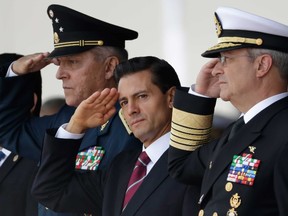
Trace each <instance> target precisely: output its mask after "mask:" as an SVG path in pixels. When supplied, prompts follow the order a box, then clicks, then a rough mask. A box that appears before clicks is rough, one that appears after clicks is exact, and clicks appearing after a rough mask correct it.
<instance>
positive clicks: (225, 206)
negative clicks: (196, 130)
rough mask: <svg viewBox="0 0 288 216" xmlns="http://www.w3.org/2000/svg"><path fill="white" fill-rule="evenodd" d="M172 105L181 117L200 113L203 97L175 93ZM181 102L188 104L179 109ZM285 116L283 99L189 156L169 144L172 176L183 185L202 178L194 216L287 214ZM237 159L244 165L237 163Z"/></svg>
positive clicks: (286, 105)
mask: <svg viewBox="0 0 288 216" xmlns="http://www.w3.org/2000/svg"><path fill="white" fill-rule="evenodd" d="M205 100H207V101H209V99H205ZM175 101H176V102H175V103H174V106H175V107H177V109H180V110H181V108H182V110H183V111H185V113H186V114H185V115H187V116H188V115H191V114H192V113H193V114H196V115H200V114H201V106H205V103H203V99H201V100H200V101H199V100H198V97H197V96H193V95H189V94H187V93H184V92H181V91H179V90H178V91H177V93H176V96H175ZM188 101H189V102H188ZM210 102H211V101H210ZM210 102H209V103H210ZM187 103H189V104H190V106H189V105H183V104H187ZM201 103H202V104H201ZM195 104H197V105H196V108H195V106H194V108H192V105H195ZM212 104H213V103H212ZM206 105H207V104H206ZM210 105H211V103H210ZM189 110H190V111H189ZM211 110H213V108H212V109H211ZM187 116H186V117H187ZM183 118H185V116H183ZM287 118H288V98H284V99H282V100H279V101H277V102H275V103H274V104H272V105H270V106H269V107H267V108H266V109H264V110H263V111H261V112H260V113H258V114H257V115H256V116H255V117H254V118H252V119H251V120H250V121H249V122H248V123H247V124H246V125H244V126H243V127H242V128H241V129H240V130H239V132H238V133H237V134H236V135H235V136H234V137H233V138H232V139H231V140H230V142H227V143H226V144H223V143H225V140H226V138H227V135H228V133H229V131H230V128H229V127H228V128H227V130H226V131H224V134H223V136H222V137H221V138H220V140H219V141H217V142H213V143H209V144H207V145H203V146H202V147H200V148H198V149H197V150H196V151H194V152H193V151H192V152H189V151H183V150H181V149H178V148H176V147H173V146H170V148H169V170H170V173H171V175H173V177H175V178H177V179H178V180H179V181H182V182H185V183H187V184H193V183H194V182H193V181H194V179H197V178H202V177H203V181H202V188H201V196H200V198H199V203H200V206H201V211H200V212H199V215H209V216H210V215H213V216H215V215H229V216H230V215H232V216H233V215H238V216H241V215H245V216H247V215H253V216H254V215H259V216H260V215H261V216H263V215H270V216H277V215H281V216H284V215H287V213H288V205H287V203H288V186H287V180H288V169H287V164H288V157H287V154H288V133H287V125H288V123H287ZM221 145H223V147H220V146H221ZM250 157H251V158H252V159H253V160H250V159H249V158H250ZM243 161H248V162H249V163H248V164H246V165H243V163H242V162H243ZM237 167H240V168H241V169H240V170H239V169H238V170H237ZM247 169H248V170H250V171H251V175H248V174H249V173H250V172H248V171H247ZM253 170H254V171H255V170H256V171H257V172H256V173H255V172H253ZM228 176H229V178H228ZM241 176H244V177H245V178H242V177H241ZM247 176H248V177H250V179H249V178H248V177H247ZM235 178H238V180H235ZM241 178H242V179H241ZM231 179H232V180H231ZM252 181H254V182H253V184H251V182H252Z"/></svg>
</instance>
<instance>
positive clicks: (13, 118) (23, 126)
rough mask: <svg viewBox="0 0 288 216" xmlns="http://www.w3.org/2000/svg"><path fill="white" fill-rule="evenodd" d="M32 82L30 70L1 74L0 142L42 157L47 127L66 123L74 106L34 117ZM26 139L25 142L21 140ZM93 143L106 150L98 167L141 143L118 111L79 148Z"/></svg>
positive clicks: (15, 149)
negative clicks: (31, 110)
mask: <svg viewBox="0 0 288 216" xmlns="http://www.w3.org/2000/svg"><path fill="white" fill-rule="evenodd" d="M32 85H33V83H31V78H30V75H29V74H28V75H23V76H19V77H10V78H3V77H0V143H1V145H2V146H3V147H4V148H6V149H9V150H11V151H12V152H16V153H18V154H19V155H21V156H23V157H28V158H30V159H33V160H35V161H39V159H40V155H41V149H42V144H43V139H44V136H45V131H46V129H48V128H58V127H60V126H61V125H62V124H64V123H67V122H68V121H69V120H70V117H71V116H72V115H73V113H74V111H75V108H74V107H70V106H67V105H66V106H64V107H63V108H62V109H61V110H60V111H59V112H58V113H57V114H56V115H53V116H46V117H40V118H39V117H32V118H31V116H30V109H31V107H32V106H33V97H34V96H33V87H32ZM117 109H118V110H119V105H117ZM23 140H25V145H24V144H23V142H21V141H23ZM131 143H133V144H131ZM91 146H102V147H103V149H104V150H105V154H104V157H103V158H102V159H101V161H100V165H99V169H103V168H105V167H107V166H108V164H109V163H110V162H111V161H112V159H113V158H114V157H115V156H116V155H117V154H118V153H119V152H121V151H122V150H124V149H131V148H132V149H133V148H139V147H141V143H140V141H139V140H138V139H136V138H135V137H134V136H133V135H132V134H129V133H128V132H127V129H126V128H125V126H124V125H123V122H122V120H121V118H120V116H119V114H118V113H116V114H115V115H114V116H113V117H112V118H111V119H110V120H109V121H108V123H107V124H105V125H104V126H102V127H97V128H93V129H89V130H88V131H87V133H86V134H85V136H84V138H83V140H82V143H81V146H80V148H79V152H84V151H87V149H88V148H89V147H91ZM84 171H85V170H84ZM45 215H47V214H45ZM51 215H54V214H52V213H51ZM66 215H67V214H66ZM66 215H65V216H66Z"/></svg>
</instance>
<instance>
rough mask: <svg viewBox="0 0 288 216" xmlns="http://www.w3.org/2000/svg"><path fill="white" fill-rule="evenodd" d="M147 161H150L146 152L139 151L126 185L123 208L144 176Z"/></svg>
mask: <svg viewBox="0 0 288 216" xmlns="http://www.w3.org/2000/svg"><path fill="white" fill-rule="evenodd" d="M149 162H150V158H149V156H148V155H147V154H146V152H145V151H143V152H141V154H140V155H139V157H138V160H137V162H136V164H135V167H134V170H133V172H132V175H131V177H130V180H129V183H128V187H127V190H126V195H125V199H124V203H123V210H124V209H125V208H126V206H127V204H128V202H129V201H130V199H131V198H132V196H133V195H134V193H135V192H136V191H137V189H138V188H139V186H140V185H141V183H142V182H143V180H144V178H145V176H146V171H147V169H146V167H147V164H148V163H149Z"/></svg>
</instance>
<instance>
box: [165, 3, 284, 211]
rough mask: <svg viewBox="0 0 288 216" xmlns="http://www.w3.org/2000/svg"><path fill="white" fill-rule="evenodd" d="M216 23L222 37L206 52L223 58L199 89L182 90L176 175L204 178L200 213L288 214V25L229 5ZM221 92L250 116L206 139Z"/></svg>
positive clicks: (177, 104)
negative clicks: (212, 139)
mask: <svg viewBox="0 0 288 216" xmlns="http://www.w3.org/2000/svg"><path fill="white" fill-rule="evenodd" d="M215 22H216V30H217V35H218V37H219V38H218V44H217V45H216V46H214V47H212V48H210V49H208V50H207V51H206V52H204V53H203V54H202V56H204V57H209V58H217V57H218V58H217V59H213V60H211V61H209V62H208V63H207V64H206V65H204V67H203V68H202V70H201V71H200V73H199V75H198V77H197V81H196V85H195V86H192V88H191V90H190V93H191V94H189V93H186V92H184V91H178V92H176V94H175V101H174V110H173V117H172V122H173V124H172V129H171V142H170V148H169V170H170V174H171V175H172V176H173V177H174V178H176V179H178V180H179V181H181V182H184V183H186V184H193V183H194V181H195V179H199V178H203V180H202V187H201V193H200V194H201V196H200V197H199V204H200V207H201V210H200V211H199V213H198V215H200V216H201V215H229V216H230V215H231V216H236V215H261V216H263V215H269V216H278V215H280V216H284V215H287V212H288V205H287V203H288V187H287V179H288V169H287V163H288V157H287V153H288V135H287V119H288V97H287V96H288V93H287V81H288V26H286V25H283V24H281V23H278V22H275V21H272V20H269V19H266V18H264V17H260V16H257V15H254V14H250V13H247V12H244V11H241V10H238V9H234V8H226V7H220V8H218V9H217V10H216V13H215ZM196 93H197V94H196ZM203 95H204V96H206V97H203ZM217 97H220V98H221V99H223V100H224V101H230V102H231V103H232V104H233V105H234V106H235V107H236V108H237V109H238V110H239V111H240V112H241V113H242V115H241V117H240V118H239V119H238V120H237V121H236V122H235V123H234V124H232V125H231V127H229V128H227V129H226V130H225V131H224V133H223V135H222V136H221V138H220V139H219V140H218V141H216V142H213V143H209V144H204V145H203V143H201V142H202V141H203V140H204V141H205V142H206V141H207V140H206V139H207V137H208V136H209V133H210V131H211V122H212V117H213V112H214V106H215V102H216V100H215V98H217ZM195 104H197V106H194V105H195ZM191 119H193V121H191ZM241 121H242V123H241ZM240 123H241V124H240ZM240 125H242V126H240ZM237 127H238V128H237ZM184 132H185V133H184Z"/></svg>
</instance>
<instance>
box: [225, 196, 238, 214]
mask: <svg viewBox="0 0 288 216" xmlns="http://www.w3.org/2000/svg"><path fill="white" fill-rule="evenodd" d="M240 204H241V199H240V196H239V195H238V193H236V194H233V195H232V197H231V198H230V206H231V207H232V208H231V209H229V211H228V212H227V214H226V215H227V216H237V215H238V214H237V211H236V210H235V209H237V208H238V207H239V206H240Z"/></svg>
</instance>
